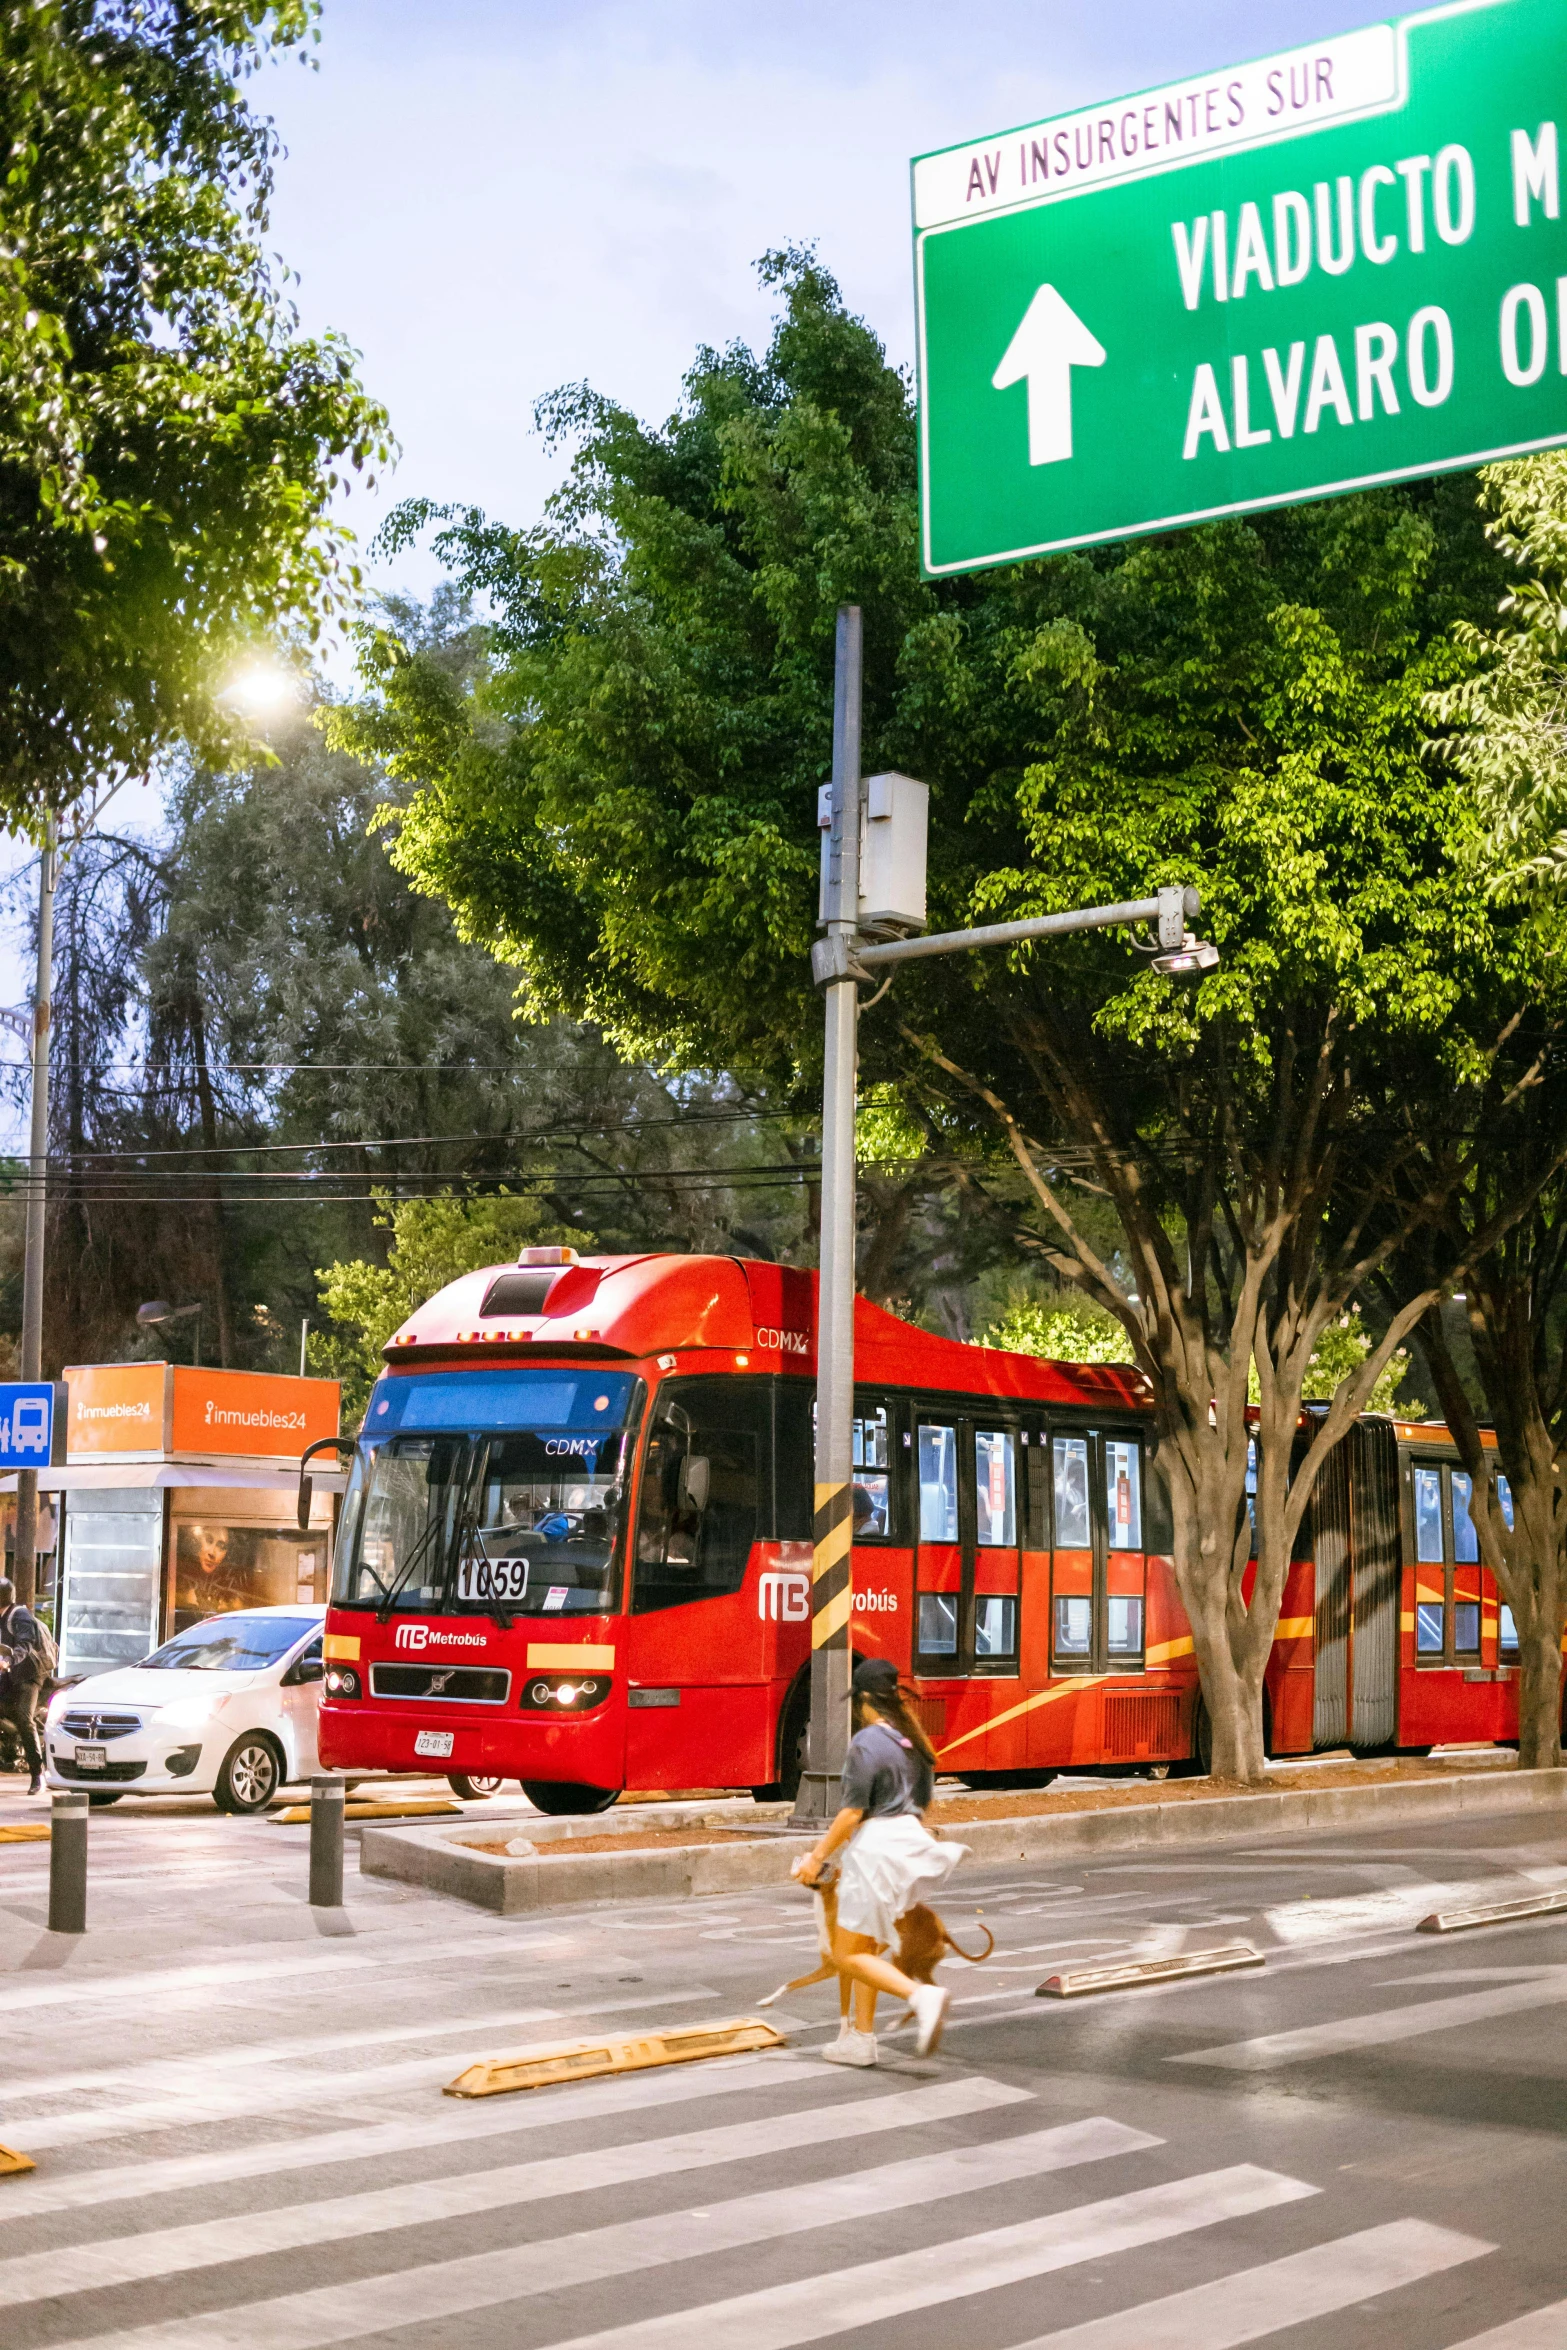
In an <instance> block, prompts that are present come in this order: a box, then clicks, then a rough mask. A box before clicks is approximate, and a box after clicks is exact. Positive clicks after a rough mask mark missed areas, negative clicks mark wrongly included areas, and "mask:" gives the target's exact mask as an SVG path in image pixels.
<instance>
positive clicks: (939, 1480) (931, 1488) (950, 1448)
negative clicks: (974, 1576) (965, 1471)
mask: <svg viewBox="0 0 1567 2350" xmlns="http://www.w3.org/2000/svg"><path fill="white" fill-rule="evenodd" d="M919 1441H920V1456H919V1457H920V1540H921V1542H956V1541H957V1539H958V1433H957V1430H956V1429H955V1428H933V1427H928V1426H927V1427H922V1428H921V1429H920V1439H919Z"/></svg>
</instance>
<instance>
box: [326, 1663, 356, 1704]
mask: <svg viewBox="0 0 1567 2350" xmlns="http://www.w3.org/2000/svg"><path fill="white" fill-rule="evenodd" d="M323 1686H324V1687H325V1690H326V1693H327V1695H328V1697H358V1696H359V1695H360V1694H361V1691H360V1681H359V1675H358V1674H357V1673H356V1672H355V1671H354V1668H353V1666H352V1665H328V1667H327V1669H326V1677H325V1681H324V1683H323Z"/></svg>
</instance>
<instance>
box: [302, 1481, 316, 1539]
mask: <svg viewBox="0 0 1567 2350" xmlns="http://www.w3.org/2000/svg"><path fill="white" fill-rule="evenodd" d="M313 1491H314V1488H313V1486H312V1484H311V1481H310V1479H309V1478H308V1477H307V1476H306V1475H305V1473H304V1471H303V1469H301V1470H300V1472H299V1531H300V1533H301V1534H308V1533H309V1531H310V1497H311V1494H312V1492H313Z"/></svg>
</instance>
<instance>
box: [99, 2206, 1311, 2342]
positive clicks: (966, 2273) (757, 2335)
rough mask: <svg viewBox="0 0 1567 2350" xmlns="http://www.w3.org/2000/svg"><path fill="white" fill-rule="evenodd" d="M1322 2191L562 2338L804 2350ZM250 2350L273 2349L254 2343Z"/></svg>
mask: <svg viewBox="0 0 1567 2350" xmlns="http://www.w3.org/2000/svg"><path fill="white" fill-rule="evenodd" d="M1317 2192H1318V2190H1317V2189H1316V2188H1315V2187H1310V2186H1307V2185H1306V2183H1305V2182H1304V2181H1303V2180H1301V2179H1287V2178H1284V2177H1282V2176H1281V2175H1280V2174H1279V2173H1278V2172H1277V2171H1267V2170H1259V2169H1257V2168H1256V2166H1255V2165H1254V2164H1252V2163H1249V2162H1242V2163H1236V2164H1235V2165H1234V2166H1233V2168H1231V2169H1229V2170H1221V2171H1208V2172H1206V2173H1205V2174H1204V2175H1203V2176H1201V2177H1199V2178H1190V2179H1176V2180H1173V2181H1171V2182H1170V2183H1169V2184H1168V2185H1165V2186H1162V2187H1144V2188H1142V2189H1141V2190H1140V2191H1139V2192H1137V2193H1134V2194H1130V2195H1115V2196H1112V2197H1110V2198H1108V2199H1107V2200H1106V2201H1105V2202H1103V2203H1087V2204H1079V2205H1078V2206H1077V2208H1076V2209H1075V2210H1072V2211H1058V2212H1052V2213H1051V2214H1050V2216H1049V2217H1048V2218H1046V2219H1031V2220H1024V2221H1023V2222H1022V2224H1021V2225H1020V2226H1017V2227H1011V2228H992V2229H991V2230H989V2231H988V2233H986V2234H984V2235H977V2236H968V2237H964V2238H961V2239H960V2240H959V2241H958V2242H956V2243H945V2244H925V2245H922V2246H921V2247H920V2249H919V2250H918V2251H917V2252H900V2253H895V2254H894V2255H893V2256H892V2257H891V2258H890V2259H887V2260H872V2261H867V2262H866V2263H865V2264H864V2266H863V2267H860V2268H848V2269H845V2268H836V2269H827V2270H825V2271H823V2272H822V2273H821V2274H820V2275H818V2276H812V2277H802V2278H801V2279H799V2280H798V2281H797V2282H796V2283H794V2284H789V2285H774V2286H771V2287H768V2288H767V2289H765V2290H764V2291H762V2292H759V2293H740V2294H737V2295H735V2297H734V2298H733V2299H732V2300H728V2301H714V2302H708V2303H707V2304H706V2305H705V2306H702V2307H699V2308H695V2309H678V2310H671V2311H669V2312H668V2314H667V2315H665V2316H663V2317H652V2318H644V2319H642V2320H641V2321H640V2322H637V2323H633V2324H631V2325H628V2326H610V2327H608V2328H606V2329H605V2330H604V2331H603V2332H601V2333H594V2334H577V2335H574V2336H573V2337H572V2339H571V2340H570V2341H569V2342H560V2343H557V2344H556V2345H555V2346H554V2350H688V2346H689V2345H690V2344H691V2343H693V2342H700V2344H701V2346H702V2350H793V2345H795V2344H797V2343H801V2342H820V2341H822V2340H824V2339H825V2338H826V2337H827V2336H828V2335H831V2334H840V2333H848V2332H850V2331H851V2330H852V2329H854V2328H858V2327H861V2326H871V2325H876V2324H880V2323H883V2322H884V2321H885V2320H887V2319H888V2318H893V2317H901V2316H903V2315H905V2314H906V2313H907V2312H908V2311H910V2310H914V2309H933V2308H936V2307H938V2306H939V2305H940V2304H942V2303H943V2302H947V2301H961V2300H965V2299H966V2298H967V2297H968V2296H969V2295H970V2294H973V2293H988V2292H992V2291H994V2290H995V2289H996V2287H997V2286H1000V2285H1013V2284H1018V2283H1020V2282H1021V2281H1022V2280H1023V2279H1024V2278H1026V2277H1039V2276H1048V2275H1049V2274H1050V2273H1051V2272H1052V2271H1053V2270H1055V2269H1061V2268H1070V2267H1073V2266H1075V2265H1076V2264H1077V2263H1079V2262H1081V2261H1085V2260H1108V2259H1110V2258H1112V2257H1113V2256H1114V2255H1115V2254H1116V2253H1117V2252H1129V2251H1131V2250H1132V2249H1133V2248H1134V2247H1136V2246H1138V2245H1142V2244H1157V2243H1160V2242H1162V2241H1164V2240H1166V2239H1167V2238H1169V2237H1171V2236H1181V2235H1185V2234H1187V2233H1188V2232H1189V2231H1190V2230H1192V2229H1194V2228H1207V2227H1212V2226H1213V2225H1214V2224H1215V2223H1216V2222H1217V2221H1219V2220H1226V2219H1240V2218H1243V2217H1245V2216H1246V2215H1247V2214H1248V2213H1250V2212H1256V2211H1269V2210H1272V2209H1274V2208H1275V2207H1276V2206H1277V2205H1279V2204H1281V2203H1294V2202H1297V2201H1298V2200H1299V2199H1300V2198H1301V2197H1302V2196H1306V2195H1315V2194H1316V2193H1317ZM220 2340H221V2341H222V2343H223V2344H225V2345H226V2344H227V2343H228V2340H229V2337H228V2336H222V2337H219V2336H218V2335H217V2334H216V2333H214V2334H212V2335H211V2336H209V2337H208V2338H207V2340H206V2341H204V2342H203V2344H202V2350H219V2344H220ZM74 2350H80V2346H79V2345H77V2346H74ZM182 2350H184V2346H183V2345H182ZM236 2350H238V2345H236ZM244 2350H263V2346H262V2344H261V2342H260V2341H257V2342H255V2343H251V2342H249V2341H246V2342H245V2344H244ZM265 2350H273V2345H272V2344H271V2343H267V2344H266V2345H265Z"/></svg>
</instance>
